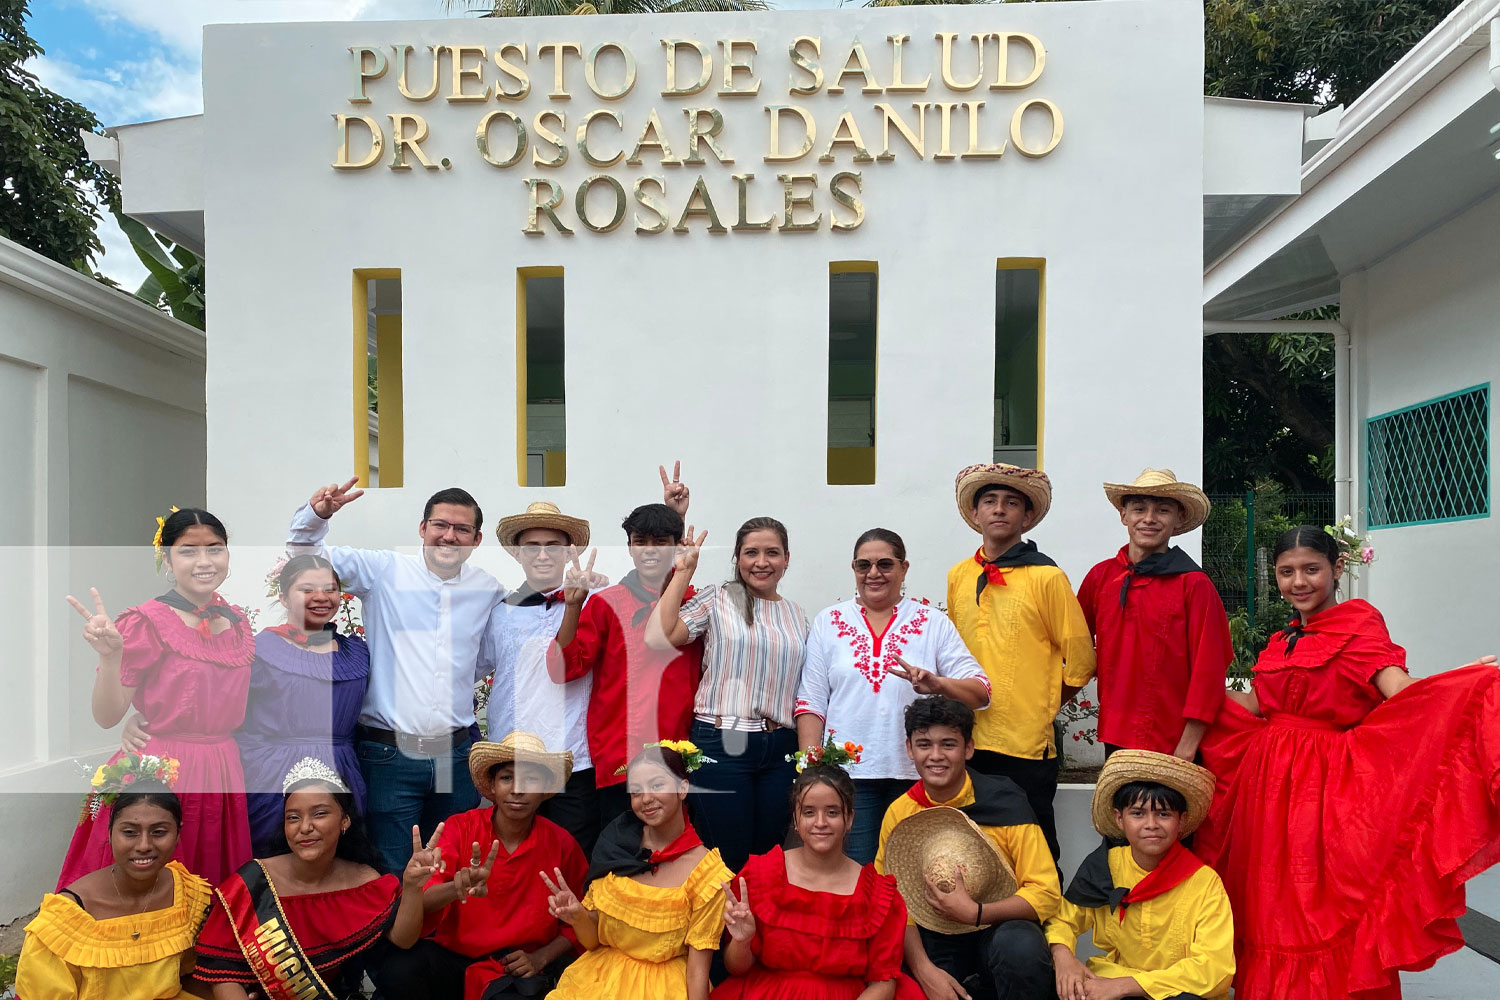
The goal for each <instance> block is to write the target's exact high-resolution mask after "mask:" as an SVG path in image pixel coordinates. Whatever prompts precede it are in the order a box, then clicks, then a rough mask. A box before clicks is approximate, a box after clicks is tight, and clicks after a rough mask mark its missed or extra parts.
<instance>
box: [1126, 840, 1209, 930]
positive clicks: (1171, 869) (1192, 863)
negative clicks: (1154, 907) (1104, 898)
mask: <svg viewBox="0 0 1500 1000" xmlns="http://www.w3.org/2000/svg"><path fill="white" fill-rule="evenodd" d="M1202 867H1203V862H1202V861H1200V860H1199V859H1198V855H1196V854H1194V853H1193V852H1192V851H1190V850H1188V849H1187V848H1186V847H1183V846H1182V841H1180V840H1179V841H1177V842H1176V843H1174V844H1173V845H1172V846H1171V847H1169V848H1167V854H1166V857H1164V858H1162V859H1161V860H1160V861H1159V862H1157V864H1156V867H1155V868H1153V869H1151V871H1149V872H1147V873H1146V877H1145V878H1143V879H1141V880H1140V881H1139V882H1137V883H1136V884H1135V885H1134V886H1133V887H1131V888H1130V889H1129V890H1127V891H1126V893H1125V898H1124V899H1122V900H1121V901H1120V920H1121V921H1122V922H1123V921H1124V920H1125V909H1126V907H1128V906H1130V905H1131V904H1132V903H1144V902H1145V901H1146V900H1148V899H1154V898H1156V897H1157V896H1160V895H1162V894H1164V893H1168V892H1171V891H1172V890H1173V889H1175V888H1177V887H1178V886H1179V885H1181V884H1182V883H1184V882H1186V881H1187V880H1188V879H1190V878H1192V877H1193V875H1194V874H1196V873H1197V871H1198V869H1199V868H1202Z"/></svg>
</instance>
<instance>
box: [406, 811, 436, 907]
mask: <svg viewBox="0 0 1500 1000" xmlns="http://www.w3.org/2000/svg"><path fill="white" fill-rule="evenodd" d="M442 835H443V824H441V823H439V824H438V825H437V829H436V830H433V831H432V836H431V837H430V838H428V841H427V843H426V844H423V843H422V830H421V828H420V827H415V826H414V827H412V828H411V860H410V861H408V862H407V863H406V871H404V872H402V873H401V887H402V890H403V891H405V892H421V891H422V887H423V886H425V885H426V884H427V882H428V880H429V879H431V878H432V876H434V875H436V874H437V873H438V872H440V871H442V870H443V852H442V851H440V850H438V847H437V843H438V838H439V837H441V836H442Z"/></svg>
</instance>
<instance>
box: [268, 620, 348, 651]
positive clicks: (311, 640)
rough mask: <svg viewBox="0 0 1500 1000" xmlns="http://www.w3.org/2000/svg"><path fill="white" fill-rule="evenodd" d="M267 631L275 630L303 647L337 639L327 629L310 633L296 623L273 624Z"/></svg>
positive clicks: (326, 643) (320, 644)
mask: <svg viewBox="0 0 1500 1000" xmlns="http://www.w3.org/2000/svg"><path fill="white" fill-rule="evenodd" d="M266 631H267V632H275V633H276V634H277V635H279V636H282V637H283V638H286V639H290V640H291V641H292V642H293V643H295V644H296V645H298V646H302V647H303V648H307V647H309V646H326V645H328V644H329V643H330V642H333V641H335V640H334V638H333V633H332V632H330V631H328V630H327V629H319V630H318V631H316V632H312V633H308V632H304V631H302V630H301V629H300V628H298V627H297V626H295V625H271V626H268V627H267V628H266Z"/></svg>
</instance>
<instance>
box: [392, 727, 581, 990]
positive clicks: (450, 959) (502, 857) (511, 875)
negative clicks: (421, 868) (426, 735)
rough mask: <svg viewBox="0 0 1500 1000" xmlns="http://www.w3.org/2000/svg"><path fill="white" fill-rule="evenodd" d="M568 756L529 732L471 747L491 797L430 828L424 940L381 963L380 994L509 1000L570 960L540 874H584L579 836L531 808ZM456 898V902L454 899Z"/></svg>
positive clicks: (556, 785)
mask: <svg viewBox="0 0 1500 1000" xmlns="http://www.w3.org/2000/svg"><path fill="white" fill-rule="evenodd" d="M572 769H573V755H572V754H570V753H567V752H563V753H548V752H547V748H546V746H545V745H544V744H543V743H542V741H541V740H540V739H538V738H537V737H536V736H533V735H532V734H530V733H522V732H513V733H511V734H510V735H508V736H506V737H505V739H504V740H502V741H501V742H499V743H475V744H474V746H473V749H471V750H470V751H469V772H470V774H471V776H472V777H473V779H474V787H475V788H477V789H479V793H480V794H481V795H483V796H484V797H485V798H486V799H488V800H490V802H492V803H493V805H492V806H491V807H489V808H484V807H481V808H479V809H471V810H470V811H468V812H463V813H459V814H458V815H457V816H451V817H449V818H448V820H447V821H446V822H445V823H443V824H442V826H441V827H440V828H439V830H438V833H437V835H436V836H437V848H438V850H440V851H441V852H442V856H443V866H442V868H441V869H440V870H439V871H438V872H437V873H436V874H435V875H433V876H432V879H431V880H430V881H429V882H428V883H427V887H426V888H425V889H424V890H423V892H422V906H423V908H424V909H425V910H426V911H427V920H426V923H425V924H424V925H423V931H424V934H425V936H424V938H423V939H422V940H421V941H418V942H417V944H416V945H415V946H414V947H413V948H412V949H411V950H410V951H406V952H396V953H394V954H393V955H392V956H391V957H390V958H389V959H388V960H387V961H386V962H385V964H384V966H383V967H382V968H381V970H380V976H379V985H380V990H381V993H382V994H384V995H385V996H387V997H393V998H396V997H431V998H434V1000H460V998H462V1000H512V998H521V997H540V996H543V995H544V994H546V993H547V992H548V991H549V990H550V989H551V988H552V987H553V986H554V985H555V983H556V977H557V976H558V975H559V974H560V973H561V972H562V969H563V968H565V967H566V965H567V963H568V962H569V961H571V960H572V958H573V956H574V954H575V945H576V944H577V939H576V938H575V937H574V936H573V931H572V929H571V928H569V927H566V926H565V925H563V924H562V923H560V922H559V921H558V920H557V918H556V917H553V916H552V915H550V914H549V913H548V912H547V896H548V894H547V887H546V885H545V883H543V882H542V880H541V879H539V878H537V872H539V871H542V872H547V873H548V874H549V875H552V874H553V873H554V872H556V871H558V870H560V871H561V872H562V875H563V877H565V878H566V879H567V880H568V883H569V884H570V885H583V884H584V882H586V881H587V876H588V863H587V862H586V861H585V860H584V857H583V852H582V851H581V850H579V847H578V842H577V841H575V840H574V839H573V838H572V836H571V835H570V834H569V833H568V832H567V831H566V830H564V829H563V828H562V827H560V826H558V825H557V824H555V823H553V822H551V821H550V820H548V819H545V818H543V817H541V816H538V815H537V814H536V812H537V808H538V807H539V806H541V804H542V801H543V800H544V799H546V798H549V797H550V796H552V795H555V794H557V793H558V792H560V791H562V789H563V787H564V786H565V785H566V784H567V781H568V776H569V774H570V773H571V772H572ZM455 904H457V905H455Z"/></svg>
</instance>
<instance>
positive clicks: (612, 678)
mask: <svg viewBox="0 0 1500 1000" xmlns="http://www.w3.org/2000/svg"><path fill="white" fill-rule="evenodd" d="M692 593H693V588H691V587H689V588H688V594H687V596H686V597H684V598H683V600H684V601H686V600H687V597H690V596H691V595H692ZM652 596H653V597H654V596H655V595H652ZM655 613H656V604H655V602H654V601H652V602H651V603H646V602H644V601H642V600H641V599H640V598H639V597H637V596H636V595H635V594H634V593H632V592H631V590H630V588H628V587H626V586H624V585H623V584H615V585H614V586H613V587H606V588H605V589H604V590H601V591H599V592H598V593H597V594H594V595H592V596H591V597H589V599H588V602H587V603H585V604H584V606H583V610H582V611H581V612H580V613H579V616H578V631H577V632H576V633H575V634H574V636H573V641H572V642H570V643H569V644H568V646H567V648H566V649H564V650H563V651H562V663H561V664H559V663H557V661H556V659H555V657H554V658H552V659H551V660H549V663H548V668H549V670H550V671H551V673H552V679H553V680H554V681H557V682H558V683H563V682H564V681H576V680H578V679H579V678H580V677H584V676H586V675H587V674H588V673H589V671H591V670H592V671H593V672H594V685H593V688H592V689H591V690H590V692H589V715H588V740H589V756H590V757H591V758H592V759H593V761H594V785H595V787H597V788H605V787H607V786H609V785H617V784H619V783H620V782H622V781H624V780H625V776H624V775H623V774H616V773H615V771H616V770H617V769H619V768H621V767H623V766H625V763H626V762H627V761H629V760H630V759H631V758H632V757H634V756H635V755H636V754H637V753H639V752H640V749H641V747H642V746H644V745H645V744H647V743H655V742H656V741H658V740H685V739H687V737H688V729H689V728H691V726H692V724H693V696H694V694H696V693H697V690H698V678H699V677H700V676H702V674H703V644H702V642H701V641H695V642H691V643H689V644H688V645H686V646H683V647H681V648H680V649H649V648H647V646H646V623H647V622H648V621H650V619H651V616H652V615H653V614H655ZM559 668H561V669H559Z"/></svg>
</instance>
